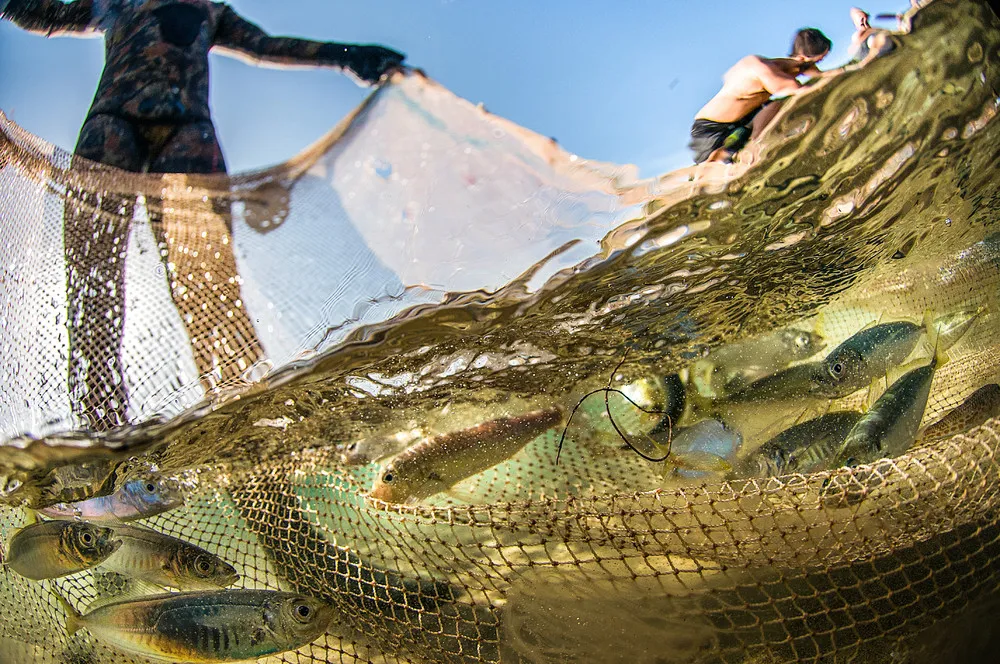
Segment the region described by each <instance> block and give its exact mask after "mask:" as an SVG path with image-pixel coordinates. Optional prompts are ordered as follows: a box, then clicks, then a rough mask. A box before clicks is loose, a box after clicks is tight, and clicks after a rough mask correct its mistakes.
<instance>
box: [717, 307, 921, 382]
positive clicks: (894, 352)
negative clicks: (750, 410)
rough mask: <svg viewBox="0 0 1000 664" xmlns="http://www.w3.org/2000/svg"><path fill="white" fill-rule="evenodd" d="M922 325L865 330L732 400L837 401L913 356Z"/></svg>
mask: <svg viewBox="0 0 1000 664" xmlns="http://www.w3.org/2000/svg"><path fill="white" fill-rule="evenodd" d="M923 331H924V326H923V325H917V324H916V323H911V322H909V321H894V322H891V323H882V324H880V325H873V326H872V327H868V328H865V329H863V330H861V331H860V332H858V333H857V334H855V335H854V336H852V337H850V338H849V339H847V340H846V341H844V342H843V343H842V344H840V345H839V346H837V347H836V348H834V349H833V350H832V351H830V354H829V355H827V356H826V357H825V358H824V359H822V360H820V361H818V362H808V363H806V364H798V365H795V366H793V367H789V368H787V369H784V370H782V371H779V372H777V373H775V374H771V375H770V376H767V377H765V378H761V379H760V380H756V381H754V382H753V383H751V384H750V385H749V386H747V387H746V388H745V389H744V390H741V391H740V392H738V393H736V394H734V395H733V396H732V397H731V400H732V401H783V400H788V399H795V398H821V399H837V398H840V397H846V396H847V395H849V394H852V393H854V392H857V391H858V390H860V389H862V388H864V387H867V386H869V385H870V384H871V382H872V381H873V380H874V379H875V378H877V377H879V376H883V375H885V373H886V372H888V371H889V370H890V369H892V368H894V367H896V366H898V365H899V364H900V363H901V362H903V360H905V359H906V358H907V356H908V355H909V354H910V353H911V352H913V349H914V348H915V347H916V345H917V341H918V340H919V339H920V336H921V335H922V334H923Z"/></svg>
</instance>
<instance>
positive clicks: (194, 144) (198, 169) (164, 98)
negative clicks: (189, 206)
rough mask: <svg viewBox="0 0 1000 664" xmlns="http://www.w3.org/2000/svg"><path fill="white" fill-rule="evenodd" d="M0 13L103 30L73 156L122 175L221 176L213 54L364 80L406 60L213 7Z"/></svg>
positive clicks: (155, 1)
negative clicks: (293, 33) (274, 32)
mask: <svg viewBox="0 0 1000 664" xmlns="http://www.w3.org/2000/svg"><path fill="white" fill-rule="evenodd" d="M4 4H6V8H4V6H3V5H4ZM0 10H2V14H3V16H4V17H6V18H8V19H10V20H12V21H13V22H14V23H15V24H17V25H18V26H20V27H22V28H24V29H26V30H30V31H32V32H36V33H40V34H43V35H54V34H66V33H81V34H85V33H92V32H95V31H98V32H103V33H104V37H105V65H104V73H103V75H102V76H101V82H100V85H99V86H98V88H97V94H96V95H95V96H94V101H93V104H92V105H91V107H90V112H89V113H88V114H87V120H86V122H84V125H83V129H82V130H81V131H80V138H79V140H78V142H77V145H76V150H75V153H76V154H77V155H80V156H82V157H86V158H88V159H92V160H94V161H99V162H101V163H103V164H107V165H109V166H115V167H117V168H121V169H124V170H128V171H137V172H151V173H219V172H225V170H226V164H225V160H224V159H223V156H222V150H221V149H220V148H219V143H218V140H216V136H215V128H214V127H213V125H212V120H211V117H210V115H209V108H208V52H209V50H211V49H212V48H218V49H223V50H225V51H229V52H231V53H233V54H236V55H238V56H243V57H245V58H247V59H249V60H251V61H253V62H259V63H272V64H279V65H292V64H298V65H304V64H305V65H317V66H326V67H336V68H339V69H343V70H346V71H348V72H351V73H352V74H354V75H355V76H357V77H358V78H360V79H361V80H363V81H366V82H369V83H374V82H376V81H377V80H378V79H379V78H380V77H381V75H382V74H384V73H385V72H386V71H387V70H389V69H391V68H393V67H395V66H398V65H400V64H401V63H402V61H403V59H404V56H403V54H402V53H398V52H396V51H393V50H392V49H388V48H385V47H382V46H375V45H357V44H338V43H334V42H317V41H310V40H306V39H295V38H290V37H271V36H269V35H268V34H267V33H265V32H264V31H263V30H261V29H260V28H259V27H257V26H256V25H254V24H253V23H250V22H249V21H247V20H245V19H243V18H242V17H240V15H239V14H237V13H236V12H235V11H233V9H232V8H231V7H230V6H229V5H226V4H223V3H218V2H212V1H210V0H75V1H73V2H70V3H68V4H66V3H63V2H61V1H60V0H0Z"/></svg>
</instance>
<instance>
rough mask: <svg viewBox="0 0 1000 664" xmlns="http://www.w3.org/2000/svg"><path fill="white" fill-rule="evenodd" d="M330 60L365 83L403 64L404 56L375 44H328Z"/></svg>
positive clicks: (374, 80)
mask: <svg viewBox="0 0 1000 664" xmlns="http://www.w3.org/2000/svg"><path fill="white" fill-rule="evenodd" d="M329 49H330V56H331V59H332V60H333V61H334V62H335V63H336V64H338V65H340V66H341V67H343V68H344V69H346V70H348V71H349V72H351V73H352V74H354V75H355V76H357V77H358V78H360V79H361V80H362V81H364V82H366V83H378V80H379V79H380V78H381V77H382V74H384V73H386V72H387V71H389V70H390V69H392V68H393V67H398V66H399V65H401V64H403V60H405V59H406V56H405V55H403V54H402V53H400V52H399V51H394V50H392V49H391V48H386V47H384V46H378V45H376V44H332V43H331V44H329Z"/></svg>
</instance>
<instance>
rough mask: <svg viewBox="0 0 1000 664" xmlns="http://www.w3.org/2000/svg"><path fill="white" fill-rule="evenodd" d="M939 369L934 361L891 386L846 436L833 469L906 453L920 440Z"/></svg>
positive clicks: (937, 361)
mask: <svg viewBox="0 0 1000 664" xmlns="http://www.w3.org/2000/svg"><path fill="white" fill-rule="evenodd" d="M939 365H940V361H939V360H938V359H937V358H935V359H933V360H932V361H931V362H930V363H929V364H925V365H924V366H922V367H919V368H917V369H913V370H912V371H908V372H906V373H905V374H903V376H902V377H900V378H899V379H898V380H896V381H895V382H894V383H893V384H892V385H890V386H889V388H888V389H887V390H886V391H885V392H884V393H883V394H882V396H880V397H879V398H878V400H877V401H876V402H875V403H874V404H872V407H871V408H870V409H869V410H868V412H867V413H865V415H864V417H862V418H861V419H860V420H859V421H858V423H857V424H855V425H854V427H853V428H852V429H851V431H850V432H849V433H848V434H847V437H846V438H845V439H844V442H843V443H842V444H841V447H840V450H839V451H838V452H837V455H836V457H835V459H834V464H833V467H840V466H857V465H860V464H863V463H869V462H871V461H875V460H876V459H881V458H884V457H895V456H899V455H900V454H902V453H903V452H905V451H906V449H907V448H908V447H909V446H910V445H912V444H913V441H914V440H915V439H916V437H917V431H918V429H919V428H920V420H921V419H922V418H923V416H924V409H925V408H926V407H927V397H928V396H930V392H931V382H932V381H933V380H934V371H935V369H936V368H937V367H938V366H939Z"/></svg>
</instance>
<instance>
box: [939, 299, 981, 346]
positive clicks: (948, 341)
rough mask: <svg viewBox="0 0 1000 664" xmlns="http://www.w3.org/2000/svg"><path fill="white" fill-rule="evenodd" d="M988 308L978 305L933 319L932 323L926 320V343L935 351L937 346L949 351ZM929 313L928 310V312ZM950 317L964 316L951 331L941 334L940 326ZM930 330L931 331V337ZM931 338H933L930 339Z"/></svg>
mask: <svg viewBox="0 0 1000 664" xmlns="http://www.w3.org/2000/svg"><path fill="white" fill-rule="evenodd" d="M988 308H989V307H988V306H987V305H985V304H982V305H979V306H978V307H976V308H975V309H972V308H969V309H963V310H961V311H957V312H954V313H952V314H944V315H942V316H936V317H934V319H933V321H932V322H931V323H930V324H928V323H927V321H926V319H925V322H924V327H926V328H927V330H928V335H927V337H928V343H929V344H930V347H931V349H936V348H937V347H938V346H940V347H941V348H943V349H944V350H948V349H950V348H951V347H952V346H954V345H955V344H957V343H958V342H959V341H961V340H962V338H963V337H964V336H965V334H966V333H967V332H968V331H969V330H970V329H971V328H972V326H973V324H974V323H975V322H976V321H977V320H978V319H979V317H980V316H981V315H983V313H984V312H986V311H987V309H988ZM928 311H929V310H928ZM952 316H964V317H965V320H963V321H961V322H960V323H958V324H955V325H954V326H953V327H952V328H951V329H949V330H948V331H947V334H944V333H942V332H941V326H942V325H945V324H947V323H948V320H947V319H948V318H950V317H952ZM930 330H933V335H932V334H931V332H930ZM932 336H933V338H932Z"/></svg>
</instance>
